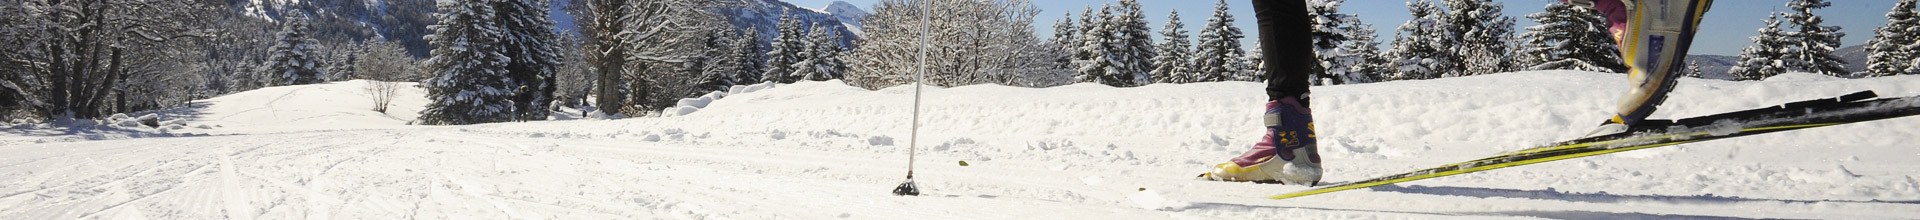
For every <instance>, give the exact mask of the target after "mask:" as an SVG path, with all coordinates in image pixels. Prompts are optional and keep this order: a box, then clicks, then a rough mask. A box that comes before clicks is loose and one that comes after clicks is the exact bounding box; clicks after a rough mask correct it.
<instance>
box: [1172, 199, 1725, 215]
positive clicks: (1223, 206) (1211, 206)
mask: <svg viewBox="0 0 1920 220" xmlns="http://www.w3.org/2000/svg"><path fill="white" fill-rule="evenodd" d="M1196 208H1208V209H1229V210H1248V209H1263V208H1264V209H1301V210H1314V211H1330V212H1367V213H1393V214H1412V215H1431V216H1519V217H1536V218H1549V219H1752V218H1736V217H1725V216H1701V215H1669V214H1647V213H1621V212H1596V211H1574V210H1560V211H1542V210H1534V211H1505V212H1417V211H1397V210H1361V209H1341V208H1320V207H1297V206H1267V205H1248V204H1231V203H1210V202H1196V203H1192V204H1189V205H1187V206H1186V207H1181V208H1176V209H1170V210H1163V211H1181V210H1188V209H1196Z"/></svg>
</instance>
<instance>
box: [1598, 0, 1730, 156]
mask: <svg viewBox="0 0 1920 220" xmlns="http://www.w3.org/2000/svg"><path fill="white" fill-rule="evenodd" d="M1569 3H1573V4H1577V5H1582V6H1590V7H1593V8H1594V9H1596V10H1597V11H1600V13H1601V14H1602V15H1604V16H1605V18H1604V19H1605V20H1606V21H1607V25H1608V28H1607V29H1608V30H1609V31H1611V35H1612V36H1613V38H1614V41H1615V43H1618V45H1619V46H1620V55H1621V56H1620V57H1621V59H1623V60H1626V61H1627V67H1629V68H1630V69H1631V70H1629V71H1628V78H1629V79H1628V81H1629V83H1631V87H1632V88H1630V89H1628V91H1627V93H1626V94H1625V95H1622V96H1621V98H1620V102H1619V104H1618V105H1617V106H1616V110H1617V111H1616V112H1618V113H1617V114H1614V116H1613V118H1612V119H1608V120H1606V122H1602V123H1601V124H1600V127H1599V128H1596V129H1594V130H1593V131H1592V132H1588V133H1587V135H1586V136H1587V137H1596V136H1606V135H1613V134H1619V133H1624V132H1627V131H1628V130H1629V129H1630V128H1632V127H1633V125H1635V124H1637V123H1640V121H1642V120H1646V118H1647V116H1649V115H1652V114H1653V111H1654V110H1655V109H1656V108H1657V107H1659V106H1660V104H1661V103H1662V102H1665V101H1666V98H1667V93H1668V92H1671V91H1673V87H1674V84H1676V82H1675V81H1676V79H1679V78H1680V76H1681V75H1683V74H1682V73H1681V71H1682V68H1680V64H1681V63H1685V61H1686V58H1687V57H1686V56H1687V49H1689V48H1690V47H1691V46H1692V45H1693V36H1694V32H1696V31H1698V30H1699V24H1700V18H1701V16H1702V15H1704V14H1706V12H1707V8H1708V7H1709V6H1711V5H1713V1H1712V0H1678V1H1635V0H1584V1H1583V0H1569Z"/></svg>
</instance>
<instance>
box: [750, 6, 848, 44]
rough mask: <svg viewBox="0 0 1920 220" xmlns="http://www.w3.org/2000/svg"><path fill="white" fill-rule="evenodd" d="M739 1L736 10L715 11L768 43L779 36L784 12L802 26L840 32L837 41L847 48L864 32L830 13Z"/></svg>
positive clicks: (843, 9) (797, 7)
mask: <svg viewBox="0 0 1920 220" xmlns="http://www.w3.org/2000/svg"><path fill="white" fill-rule="evenodd" d="M741 2H742V3H743V4H741V5H739V6H738V7H728V8H721V9H718V11H719V13H720V14H721V16H725V17H727V22H728V23H730V24H733V26H734V27H736V28H741V29H746V30H754V31H758V32H759V34H760V35H759V36H760V38H765V39H767V41H769V42H770V41H772V39H773V38H774V37H777V36H780V31H779V26H780V16H783V15H786V14H787V13H794V15H797V16H798V17H800V20H802V21H805V23H804V24H807V25H802V26H811V25H820V26H821V27H826V28H831V29H833V30H839V31H841V32H840V33H841V36H842V37H843V38H842V39H841V41H843V42H845V43H846V44H848V45H852V44H853V43H852V42H856V41H858V40H859V39H860V36H861V35H862V34H864V33H865V32H862V31H860V28H859V24H849V23H845V22H844V18H841V16H838V15H835V14H834V13H833V12H829V11H821V10H818V9H811V8H805V7H800V6H794V5H793V4H791V3H787V2H784V1H780V0H745V1H741ZM848 6H851V5H848ZM836 8H837V9H838V10H842V11H847V10H848V9H847V8H845V7H830V8H829V9H836ZM850 11H854V12H859V13H861V14H865V13H866V12H864V11H860V10H859V8H858V7H854V8H852V10H850Z"/></svg>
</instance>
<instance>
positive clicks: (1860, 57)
mask: <svg viewBox="0 0 1920 220" xmlns="http://www.w3.org/2000/svg"><path fill="white" fill-rule="evenodd" d="M1866 48H1867V46H1866V45H1864V44H1863V45H1853V46H1850V47H1842V48H1840V50H1836V51H1833V54H1834V55H1835V56H1839V57H1840V60H1841V61H1846V62H1847V71H1849V72H1856V73H1858V72H1862V71H1867V49H1866ZM1687 61H1688V62H1696V63H1699V64H1700V77H1701V78H1708V79H1733V74H1730V73H1727V72H1728V70H1729V69H1733V66H1734V65H1737V64H1739V62H1740V57H1739V56H1727V55H1706V54H1692V55H1687Z"/></svg>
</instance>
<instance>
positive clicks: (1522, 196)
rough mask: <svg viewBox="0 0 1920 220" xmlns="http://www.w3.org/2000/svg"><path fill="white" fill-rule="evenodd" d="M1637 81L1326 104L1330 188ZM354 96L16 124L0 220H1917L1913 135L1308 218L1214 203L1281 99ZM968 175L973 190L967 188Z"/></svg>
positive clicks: (1465, 145)
mask: <svg viewBox="0 0 1920 220" xmlns="http://www.w3.org/2000/svg"><path fill="white" fill-rule="evenodd" d="M1624 78H1625V76H1624V75H1618V74H1600V73H1584V72H1520V73H1506V74H1496V75H1487V76H1476V77H1464V78H1449V79H1440V80H1425V81H1402V82H1388V83H1375V84H1363V85H1346V86H1327V87H1317V88H1315V89H1314V100H1313V101H1314V103H1313V104H1314V108H1315V109H1314V110H1315V111H1316V113H1317V114H1318V115H1317V119H1318V124H1317V126H1318V127H1319V129H1320V132H1321V133H1320V137H1321V140H1320V143H1321V144H1322V146H1321V148H1322V149H1321V151H1322V152H1323V153H1324V154H1326V155H1325V157H1326V166H1327V169H1328V174H1327V176H1326V178H1327V180H1328V181H1350V180H1359V179H1365V178H1370V177H1375V176H1380V175H1386V174H1391V173H1398V172H1404V171H1408V170H1412V169H1417V168H1426V167H1432V166H1437V165H1441V164H1446V163H1452V162H1458V161H1462V160H1468V159H1476V158H1479V157H1484V156H1488V155H1492V154H1495V153H1499V152H1503V151H1511V150H1517V149H1521V148H1525V147H1529V146H1532V145H1536V144H1542V143H1547V142H1552V141H1556V140H1562V139H1569V138H1573V137H1575V136H1577V135H1579V134H1580V133H1581V132H1584V131H1586V130H1587V129H1588V128H1590V126H1593V125H1595V124H1597V123H1599V122H1600V120H1601V119H1604V118H1606V117H1607V114H1609V112H1608V110H1606V109H1609V108H1607V107H1606V106H1610V105H1612V104H1613V103H1614V100H1613V98H1614V97H1615V96H1616V95H1617V93H1618V92H1619V91H1620V90H1621V89H1622V88H1624V87H1625V86H1624V85H1621V84H1624V83H1625V81H1626V80H1625V79H1624ZM1682 83H1683V84H1681V85H1680V87H1679V88H1678V90H1676V91H1675V92H1674V95H1673V97H1672V98H1671V99H1670V100H1671V101H1670V103H1669V104H1668V105H1666V107H1665V108H1664V110H1663V111H1662V112H1660V113H1658V114H1656V115H1655V117H1660V118H1669V117H1687V116H1696V115H1703V114H1709V113H1716V112H1721V111H1728V110H1738V109H1747V108H1755V107H1761V106H1763V105H1767V104H1777V103H1781V102H1786V101H1797V100H1804V99H1811V98H1821V97H1830V96H1836V95H1841V94H1845V93H1849V92H1854V91H1859V90H1876V91H1879V92H1880V93H1881V95H1882V96H1915V95H1920V76H1896V77H1883V78H1872V79H1854V80H1847V79H1833V78H1827V77H1822V76H1817V75H1811V74H1789V75H1784V76H1780V77H1775V78H1772V79H1768V80H1766V81H1761V82H1728V81H1717V80H1701V79H1683V82H1682ZM365 85H366V83H365V82H363V81H350V82H339V83H329V84H321V85H308V86H289V87H274V88H266V89H260V90H255V91H248V92H244V93H239V94H234V95H228V96H223V97H218V98H213V99H209V100H203V101H200V102H197V103H196V104H194V106H193V107H190V108H183V109H177V110H173V111H163V112H162V113H164V114H162V115H163V118H185V119H187V120H186V121H184V123H185V126H183V127H185V128H182V129H166V130H164V132H167V133H164V134H162V133H158V132H162V130H158V129H149V130H140V129H128V130H111V129H109V131H101V130H86V129H63V128H55V127H46V126H38V125H8V126H0V128H4V129H0V131H4V132H0V219H74V218H107V219H210V218H231V219H256V218H263V219H287V218H321V219H326V218H337V219H367V218H372V219H397V218H430V219H447V218H454V219H506V218H512V219H630V218H638V219H843V218H844V219H1277V218H1307V219H1353V218H1358V219H1372V218H1391V219H1495V218H1581V219H1587V218H1599V219H1619V218H1829V219H1898V218H1916V217H1917V216H1920V182H1917V181H1916V178H1920V177H1916V176H1920V163H1914V162H1913V161H1920V144H1915V143H1916V142H1917V141H1920V129H1914V127H1915V126H1916V125H1920V118H1902V119H1894V120H1883V121H1876V122H1867V123H1859V124H1851V125H1842V126H1835V127H1827V128H1817V129H1810V130H1803V131H1792V132H1783V133H1777V134H1767V135H1759V136H1753V137H1745V138H1737V139H1729V140H1721V141H1713V142H1706V143H1700V144H1689V145H1681V146H1675V147H1667V148H1657V149H1651V150H1642V151H1634V152H1625V153H1620V154H1614V155H1605V156H1597V157H1591V158H1582V159H1573V160H1566V161H1558V162H1550V163H1544V164H1538V165H1531V166H1524V167H1517V168H1508V169H1501V170H1494V171H1488V172H1482V173H1474V174H1466V175H1459V176H1452V177H1442V178H1436V179H1430V180H1423V181H1416V182H1410V183H1404V184H1396V185H1388V186H1381V187H1374V188H1371V189H1363V190H1355V191H1347V192H1339V193H1332V194H1325V195H1317V196H1310V197H1303V198H1296V199H1289V200H1277V201H1276V200H1266V199H1264V197H1266V196H1271V195H1275V194H1280V193H1286V192H1292V191H1296V190H1301V189H1306V187H1303V186H1285V185H1260V184H1244V183H1223V182H1205V181H1195V180H1191V178H1192V177H1193V176H1194V175H1195V174H1198V173H1199V172H1203V171H1204V170H1205V169H1206V168H1207V167H1209V166H1210V165H1212V164H1215V163H1219V162H1224V161H1225V160H1226V159H1227V158H1229V157H1231V156H1234V155H1237V154H1239V153H1240V152H1241V151H1243V150H1244V149H1246V148H1247V146H1249V145H1251V144H1252V143H1253V142H1255V141H1258V140H1257V139H1258V138H1259V137H1260V136H1259V132H1260V127H1259V124H1258V122H1257V121H1258V120H1257V118H1258V116H1259V115H1258V114H1259V112H1260V110H1261V109H1259V108H1260V105H1261V103H1262V101H1264V99H1265V97H1264V93H1263V92H1261V88H1262V85H1261V84H1258V83H1248V82H1223V83H1199V84H1185V85H1150V86H1145V87H1139V88H1111V87H1106V86H1100V85H1090V84H1080V85H1071V86H1062V87H1056V88H1045V89H1032V88H1014V87H1003V86H966V87H956V88H940V89H929V90H928V91H927V94H926V96H925V97H926V100H927V102H926V107H925V109H924V110H923V111H924V112H923V113H924V114H925V115H924V119H923V120H924V127H923V128H922V129H923V130H921V138H920V143H919V145H920V146H921V148H920V151H919V152H920V153H921V155H920V156H919V160H918V163H917V164H916V166H917V171H916V172H915V177H916V179H917V180H918V183H919V186H920V187H921V190H922V191H923V192H924V193H926V194H925V195H923V196H920V197H898V196H893V195H891V194H889V193H888V190H890V189H892V188H893V187H894V186H895V185H897V184H899V183H900V182H901V181H902V180H904V178H903V177H904V176H905V170H904V168H905V167H906V166H907V151H908V149H907V145H908V144H909V140H910V138H909V131H908V130H909V126H908V124H909V120H910V117H909V115H910V114H909V113H910V107H911V103H912V94H913V91H912V89H911V88H912V87H907V86H903V87H895V88H889V89H884V90H880V91H866V90H861V89H857V88H853V87H848V86H845V85H842V84H840V83H838V82H808V83H800V84H793V85H779V86H777V87H774V88H771V89H766V90H761V91H757V92H752V93H742V94H731V95H728V96H726V97H725V98H722V99H719V100H715V101H712V102H711V103H705V104H708V105H707V106H705V108H703V109H699V110H698V111H693V112H691V113H690V114H687V115H684V116H675V117H659V118H636V119H623V120H567V121H542V122H527V123H498V124H484V125H471V126H408V125H405V124H406V121H407V120H409V119H411V118H413V117H414V116H415V114H416V113H414V112H417V111H418V110H419V109H420V108H421V106H423V103H424V102H425V99H424V98H421V97H419V96H421V95H420V94H422V93H421V92H420V91H419V90H417V89H414V88H411V87H408V90H404V91H403V92H402V94H412V95H411V96H409V97H403V98H401V99H399V100H398V101H397V103H396V106H395V107H394V109H395V110H393V111H392V113H391V114H381V113H377V112H371V111H366V109H370V108H369V106H370V104H368V102H370V101H368V100H369V99H368V98H367V97H366V96H365V95H363V94H361V93H360V92H359V91H361V88H362V87H364V86H365ZM960 161H965V162H966V163H968V164H969V166H961V165H960V164H959V162H960Z"/></svg>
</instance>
